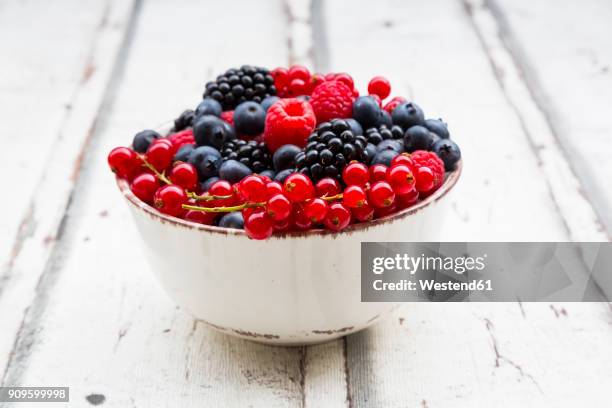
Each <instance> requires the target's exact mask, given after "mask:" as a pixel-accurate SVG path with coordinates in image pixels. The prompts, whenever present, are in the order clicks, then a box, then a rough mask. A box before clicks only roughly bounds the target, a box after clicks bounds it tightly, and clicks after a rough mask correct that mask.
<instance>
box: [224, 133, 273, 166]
mask: <svg viewBox="0 0 612 408" xmlns="http://www.w3.org/2000/svg"><path fill="white" fill-rule="evenodd" d="M221 154H222V155H223V158H224V159H225V160H237V161H239V162H240V163H242V164H244V165H245V166H247V167H248V168H249V169H251V170H253V172H255V173H261V172H262V171H265V170H267V169H269V168H270V167H271V163H270V162H271V160H270V152H269V151H268V148H267V147H266V145H265V143H263V142H257V141H255V140H249V141H248V142H247V141H245V140H240V139H234V140H231V141H229V142H227V143H225V144H224V145H223V148H222V149H221Z"/></svg>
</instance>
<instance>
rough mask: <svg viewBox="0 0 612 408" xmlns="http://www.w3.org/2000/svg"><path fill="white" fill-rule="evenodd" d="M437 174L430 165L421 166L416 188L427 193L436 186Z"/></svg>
mask: <svg viewBox="0 0 612 408" xmlns="http://www.w3.org/2000/svg"><path fill="white" fill-rule="evenodd" d="M434 182H435V176H434V174H433V171H431V169H430V168H429V167H419V169H418V170H417V174H416V189H417V190H418V191H419V192H420V193H426V192H428V191H429V190H431V189H432V188H433V187H434Z"/></svg>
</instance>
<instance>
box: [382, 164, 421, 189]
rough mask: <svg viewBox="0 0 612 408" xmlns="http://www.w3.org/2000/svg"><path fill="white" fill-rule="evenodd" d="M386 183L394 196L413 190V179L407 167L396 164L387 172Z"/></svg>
mask: <svg viewBox="0 0 612 408" xmlns="http://www.w3.org/2000/svg"><path fill="white" fill-rule="evenodd" d="M387 181H388V182H389V184H390V185H391V187H392V188H393V191H395V193H396V194H398V195H402V194H408V193H409V192H410V191H412V190H414V184H415V179H414V175H413V174H412V171H410V168H409V167H408V166H405V165H403V164H396V165H395V166H391V168H390V169H389V170H388V171H387Z"/></svg>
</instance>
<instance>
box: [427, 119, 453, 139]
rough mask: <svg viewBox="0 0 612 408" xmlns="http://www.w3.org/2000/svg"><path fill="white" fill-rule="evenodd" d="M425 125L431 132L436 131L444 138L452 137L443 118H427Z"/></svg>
mask: <svg viewBox="0 0 612 408" xmlns="http://www.w3.org/2000/svg"><path fill="white" fill-rule="evenodd" d="M425 127H426V128H427V129H429V131H430V132H433V133H435V134H436V135H438V136H440V137H441V138H442V139H448V138H450V133H448V126H447V125H446V123H444V121H443V120H442V119H427V120H426V121H425Z"/></svg>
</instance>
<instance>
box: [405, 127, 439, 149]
mask: <svg viewBox="0 0 612 408" xmlns="http://www.w3.org/2000/svg"><path fill="white" fill-rule="evenodd" d="M437 139H439V136H438V135H436V134H435V133H432V132H430V131H429V130H428V129H427V128H426V127H424V126H412V127H411V128H410V129H408V130H407V131H406V133H404V146H405V148H406V151H407V152H410V153H412V152H414V151H415V150H431V148H432V146H433V144H434V142H435V141H436V140H437Z"/></svg>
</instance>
